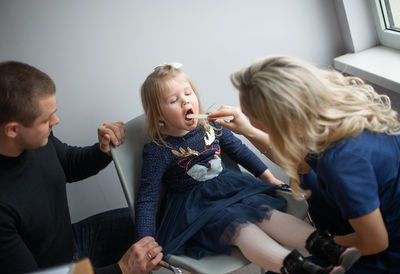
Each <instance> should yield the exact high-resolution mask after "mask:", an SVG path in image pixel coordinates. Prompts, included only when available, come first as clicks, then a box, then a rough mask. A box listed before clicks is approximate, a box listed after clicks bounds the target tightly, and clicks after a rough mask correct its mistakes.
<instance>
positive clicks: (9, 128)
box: [3, 122, 21, 138]
mask: <svg viewBox="0 0 400 274" xmlns="http://www.w3.org/2000/svg"><path fill="white" fill-rule="evenodd" d="M20 126H21V125H20V123H18V122H8V123H6V124H5V125H4V127H3V130H4V134H5V135H6V136H7V137H9V138H15V137H17V135H18V128H19V127H20Z"/></svg>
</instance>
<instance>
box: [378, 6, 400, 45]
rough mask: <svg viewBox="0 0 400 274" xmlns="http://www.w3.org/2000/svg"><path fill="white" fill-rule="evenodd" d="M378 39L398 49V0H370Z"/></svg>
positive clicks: (399, 11)
mask: <svg viewBox="0 0 400 274" xmlns="http://www.w3.org/2000/svg"><path fill="white" fill-rule="evenodd" d="M371 3H372V10H373V11H374V16H375V24H376V28H377V33H378V37H379V41H380V43H381V44H382V45H385V46H387V47H392V48H397V49H400V1H399V0H371Z"/></svg>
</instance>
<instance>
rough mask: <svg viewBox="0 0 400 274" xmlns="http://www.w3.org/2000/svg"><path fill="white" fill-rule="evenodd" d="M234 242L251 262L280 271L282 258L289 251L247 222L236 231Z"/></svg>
mask: <svg viewBox="0 0 400 274" xmlns="http://www.w3.org/2000/svg"><path fill="white" fill-rule="evenodd" d="M237 233H238V234H237V235H236V239H235V242H234V244H235V245H236V246H237V247H239V249H240V251H241V252H242V253H243V255H244V256H245V257H246V258H247V259H248V260H249V261H251V262H252V263H255V264H257V265H259V266H261V267H263V268H264V269H268V270H271V271H274V272H280V269H281V268H282V264H283V260H284V259H285V257H286V256H287V255H288V254H289V253H290V251H289V250H287V249H286V248H284V247H282V246H281V245H280V244H279V243H277V242H276V241H275V240H274V239H272V238H271V237H269V236H268V235H267V234H266V233H264V231H262V230H261V229H260V228H259V227H258V226H257V225H255V224H249V225H247V226H244V227H242V228H241V229H240V231H238V232H237Z"/></svg>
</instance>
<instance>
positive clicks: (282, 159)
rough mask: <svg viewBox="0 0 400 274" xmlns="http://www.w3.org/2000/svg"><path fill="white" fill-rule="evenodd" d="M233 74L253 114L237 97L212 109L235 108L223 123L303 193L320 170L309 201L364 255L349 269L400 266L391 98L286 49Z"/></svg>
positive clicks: (399, 174)
mask: <svg viewBox="0 0 400 274" xmlns="http://www.w3.org/2000/svg"><path fill="white" fill-rule="evenodd" d="M231 81H232V83H233V85H234V86H235V87H236V88H237V89H238V90H239V98H240V104H241V109H242V111H243V113H244V114H245V115H246V116H247V117H248V119H246V117H245V116H244V115H243V113H242V112H241V111H240V110H239V109H238V108H233V107H229V106H223V107H221V108H220V109H219V110H218V111H217V112H215V113H213V114H212V115H210V118H215V117H218V116H221V115H233V116H234V117H235V118H234V119H233V120H232V121H231V122H230V123H227V122H226V121H222V120H217V123H218V124H220V125H223V126H225V127H227V128H228V129H230V130H232V131H234V132H236V133H238V134H243V135H244V136H246V137H247V138H248V139H249V140H250V141H251V142H252V143H253V144H254V145H255V146H256V147H257V148H258V149H259V150H260V151H262V152H264V153H265V154H266V155H268V156H269V157H270V158H271V159H272V160H274V161H275V162H276V163H278V164H279V165H280V166H281V167H282V168H283V169H284V170H285V171H286V173H287V175H288V176H289V177H290V180H291V186H292V189H293V190H294V194H295V195H296V196H298V197H299V196H302V195H309V194H310V193H309V192H306V191H304V190H303V189H302V188H301V187H300V177H299V173H300V174H307V173H309V175H308V176H307V179H312V178H314V181H312V182H311V183H312V189H311V190H312V191H311V198H312V199H311V205H310V206H311V209H312V211H313V210H317V211H318V210H319V212H323V214H321V215H318V214H316V215H317V216H316V217H317V218H315V219H316V220H315V221H316V223H317V224H318V223H319V224H325V225H327V226H328V227H327V228H329V229H330V231H331V232H332V233H334V234H336V235H340V236H335V237H334V241H335V242H336V243H338V244H340V245H343V246H355V247H357V248H358V249H360V250H361V253H362V255H363V257H362V258H361V259H360V260H359V261H358V262H357V263H355V264H354V266H353V267H352V268H351V269H350V270H349V272H348V273H400V210H399V208H400V136H399V134H400V131H399V129H400V124H399V121H398V117H397V113H396V112H395V111H394V110H392V109H391V106H390V100H389V98H388V97H387V96H385V95H379V94H377V93H376V92H375V91H374V90H373V88H372V87H371V86H369V85H366V84H365V83H364V82H363V81H362V80H361V79H359V78H356V77H348V76H344V75H342V74H340V73H338V72H336V71H332V70H322V69H319V68H317V67H315V66H314V65H311V64H309V63H307V62H305V61H302V60H299V59H296V58H293V57H288V56H271V57H267V58H263V59H260V60H258V61H256V62H254V63H253V64H252V65H251V66H249V67H246V68H243V69H241V70H239V71H237V72H234V73H233V74H232V75H231ZM310 171H311V173H310ZM313 201H319V204H318V205H315V204H313ZM317 213H318V212H317ZM321 216H325V219H319V218H321ZM318 228H326V227H318Z"/></svg>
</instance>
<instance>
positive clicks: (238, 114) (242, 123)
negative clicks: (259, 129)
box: [208, 106, 254, 136]
mask: <svg viewBox="0 0 400 274" xmlns="http://www.w3.org/2000/svg"><path fill="white" fill-rule="evenodd" d="M222 116H233V119H232V120H231V121H229V122H227V121H224V120H222V119H218V117H222ZM208 119H209V120H214V119H216V120H215V122H216V123H217V124H218V125H221V126H223V127H226V128H227V129H229V130H231V131H233V132H235V133H237V134H241V135H244V136H246V132H247V131H249V130H250V129H254V128H253V126H252V125H251V124H250V121H249V119H247V117H246V116H245V115H244V114H243V112H242V111H241V110H240V108H238V107H232V106H221V107H220V108H219V109H218V110H217V111H215V112H213V113H210V114H209V115H208Z"/></svg>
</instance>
